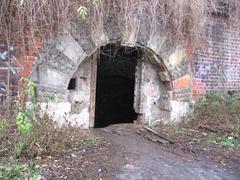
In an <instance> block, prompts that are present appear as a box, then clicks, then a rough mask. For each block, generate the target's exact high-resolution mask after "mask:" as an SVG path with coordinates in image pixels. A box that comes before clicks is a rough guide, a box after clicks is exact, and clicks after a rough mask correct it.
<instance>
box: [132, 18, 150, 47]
mask: <svg viewBox="0 0 240 180" xmlns="http://www.w3.org/2000/svg"><path fill="white" fill-rule="evenodd" d="M151 22H152V19H150V18H148V16H144V17H141V20H140V25H139V30H138V34H137V39H136V42H137V43H138V44H139V45H141V46H147V43H148V41H149V39H150V33H151Z"/></svg>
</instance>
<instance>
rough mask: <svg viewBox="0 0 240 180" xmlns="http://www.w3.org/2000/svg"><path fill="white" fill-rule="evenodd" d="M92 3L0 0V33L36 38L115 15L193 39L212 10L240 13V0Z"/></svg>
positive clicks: (82, 0) (233, 15)
mask: <svg viewBox="0 0 240 180" xmlns="http://www.w3.org/2000/svg"><path fill="white" fill-rule="evenodd" d="M90 2H92V1H87V0H59V1H55V0H39V1H32V0H25V1H22V0H21V1H20V0H1V2H0V23H1V27H0V32H1V33H2V34H3V35H4V38H5V39H10V40H14V39H16V38H17V37H19V36H21V35H23V34H24V35H25V36H26V35H27V36H32V37H33V38H34V37H36V36H38V37H39V36H40V37H46V36H51V35H53V34H55V33H57V32H61V31H63V29H65V28H66V26H68V25H69V24H74V23H75V22H76V19H77V21H81V28H82V29H84V28H85V26H86V27H90V28H91V30H92V31H94V28H95V27H97V24H104V23H105V22H107V21H109V20H110V19H111V18H116V19H115V21H116V20H117V21H118V23H119V24H120V25H121V23H127V21H131V20H133V19H134V18H136V17H137V18H139V19H147V21H148V22H151V26H152V27H153V26H159V27H161V28H162V31H163V32H169V34H168V36H169V37H173V38H175V39H183V38H187V39H191V38H194V37H196V36H197V35H198V32H200V31H201V27H202V26H203V24H204V21H205V18H206V17H207V16H208V15H209V14H211V12H219V11H220V12H221V11H224V12H227V13H228V14H229V15H230V17H231V18H236V19H237V18H239V14H240V13H239V7H240V3H239V1H238V0H177V1H176V0H158V1H155V0H151V1H144V0H127V1H113V0H100V1H93V2H95V3H94V4H95V5H93V4H92V3H90ZM219 2H220V3H219ZM80 6H84V7H86V8H87V13H88V17H87V18H86V19H81V17H79V14H78V11H77V10H78V8H79V7H80ZM230 7H231V8H230ZM226 8H228V9H230V10H228V9H227V10H226ZM79 19H81V20H79ZM130 24H131V23H129V25H130ZM129 28H131V27H129ZM151 29H152V28H151Z"/></svg>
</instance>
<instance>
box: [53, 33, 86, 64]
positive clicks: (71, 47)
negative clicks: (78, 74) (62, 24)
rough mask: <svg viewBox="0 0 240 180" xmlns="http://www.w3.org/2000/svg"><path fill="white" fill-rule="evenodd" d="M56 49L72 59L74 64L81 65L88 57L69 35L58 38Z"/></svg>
mask: <svg viewBox="0 0 240 180" xmlns="http://www.w3.org/2000/svg"><path fill="white" fill-rule="evenodd" d="M56 49H57V50H59V51H60V52H61V53H63V54H64V55H65V56H67V57H68V58H69V59H71V60H72V61H73V63H74V64H80V63H81V62H82V61H83V60H84V59H85V57H86V53H85V52H84V51H83V49H82V48H81V47H80V46H79V44H78V43H77V42H76V41H75V40H74V39H73V37H72V36H70V35H68V34H65V35H61V36H60V37H58V39H57V43H56Z"/></svg>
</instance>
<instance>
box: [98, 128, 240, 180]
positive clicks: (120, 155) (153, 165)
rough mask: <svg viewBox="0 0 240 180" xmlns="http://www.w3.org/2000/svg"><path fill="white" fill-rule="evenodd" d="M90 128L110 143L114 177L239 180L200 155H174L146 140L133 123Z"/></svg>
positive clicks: (130, 178) (151, 179) (139, 179)
mask: <svg viewBox="0 0 240 180" xmlns="http://www.w3.org/2000/svg"><path fill="white" fill-rule="evenodd" d="M94 131H95V133H96V134H98V135H100V136H103V137H104V138H106V139H107V141H109V142H110V143H111V145H110V146H109V147H110V155H109V164H111V167H112V170H113V175H114V177H115V178H114V179H124V180H125V179H128V180H133V179H134V180H155V179H156V180H158V179H163V180H165V179H174V180H175V179H178V180H181V179H182V180H188V179H189V180H195V179H196V180H198V179H201V180H212V179H217V180H221V179H236V180H237V179H240V176H239V175H237V174H233V173H231V172H228V171H227V170H226V169H224V168H223V167H221V166H220V165H218V164H215V163H212V162H209V161H208V160H206V159H204V158H202V157H200V158H199V157H198V158H196V157H192V156H191V155H189V154H182V155H179V154H175V153H173V152H172V151H171V150H169V151H168V149H166V148H164V147H163V146H161V145H160V144H158V143H154V142H150V141H148V140H146V139H145V138H143V137H142V136H140V135H138V134H137V133H136V131H137V127H136V126H135V125H131V124H118V125H112V126H109V127H106V128H103V129H95V130H94Z"/></svg>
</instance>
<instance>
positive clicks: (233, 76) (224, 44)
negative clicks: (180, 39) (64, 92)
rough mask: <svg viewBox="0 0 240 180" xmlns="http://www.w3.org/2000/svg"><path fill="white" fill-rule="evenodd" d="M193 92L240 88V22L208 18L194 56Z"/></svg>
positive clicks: (197, 93)
mask: <svg viewBox="0 0 240 180" xmlns="http://www.w3.org/2000/svg"><path fill="white" fill-rule="evenodd" d="M193 57H194V58H193V61H192V62H191V63H192V71H193V95H194V96H198V95H203V94H205V93H206V92H208V91H222V90H224V91H239V90H240V23H239V22H229V21H227V19H226V18H223V17H218V18H214V19H209V21H208V23H207V26H206V31H205V32H204V33H203V34H202V39H201V41H200V43H199V47H198V49H197V50H196V51H195V53H194V56H193Z"/></svg>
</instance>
